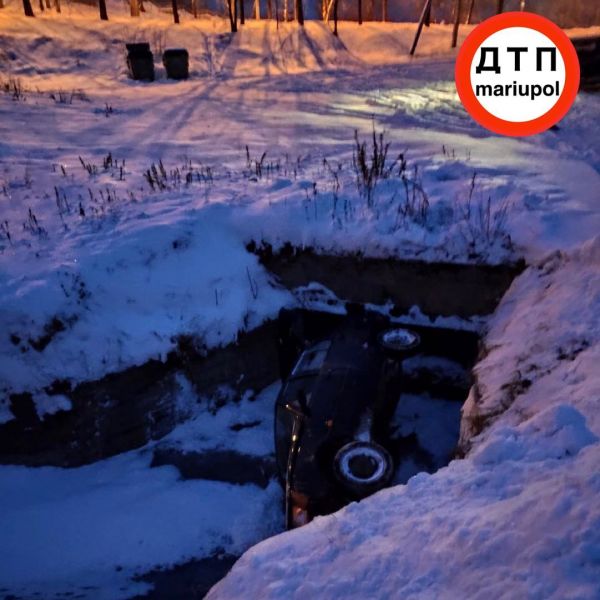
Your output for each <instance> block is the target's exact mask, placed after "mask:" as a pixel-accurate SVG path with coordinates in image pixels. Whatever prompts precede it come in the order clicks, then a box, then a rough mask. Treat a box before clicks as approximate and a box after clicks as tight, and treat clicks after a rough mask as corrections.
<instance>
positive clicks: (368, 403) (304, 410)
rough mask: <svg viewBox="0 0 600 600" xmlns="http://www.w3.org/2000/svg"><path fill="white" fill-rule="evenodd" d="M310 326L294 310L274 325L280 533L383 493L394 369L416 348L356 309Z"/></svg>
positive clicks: (396, 393) (406, 336) (397, 372)
mask: <svg viewBox="0 0 600 600" xmlns="http://www.w3.org/2000/svg"><path fill="white" fill-rule="evenodd" d="M311 319H312V322H311V323H307V315H306V313H305V312H303V311H301V310H298V311H283V313H282V314H281V315H280V328H281V335H280V362H281V365H282V378H283V379H284V380H285V383H284V385H283V387H282V389H281V392H280V393H279V396H278V398H277V402H276V408H275V410H276V414H275V446H276V448H275V450H276V457H277V464H278V470H279V474H280V477H281V480H282V483H283V484H284V486H285V496H286V527H287V528H293V527H297V526H300V525H303V524H304V523H306V522H308V521H310V520H311V519H312V518H313V517H314V516H315V515H321V514H329V513H331V512H334V511H335V510H338V509H339V508H341V507H342V506H343V505H344V504H346V503H347V502H349V501H352V500H357V499H360V498H364V497H365V496H368V495H369V494H372V493H373V492H375V491H377V490H380V489H381V488H383V487H385V486H386V485H388V484H389V482H390V479H391V477H392V475H393V472H394V464H393V459H392V456H391V454H390V452H389V451H388V450H387V449H386V445H387V442H388V435H387V433H388V431H387V430H388V427H387V425H388V423H389V421H390V418H391V416H392V414H393V412H394V410H395V407H396V404H397V402H398V399H399V397H400V392H401V385H402V376H401V375H402V368H401V363H402V359H403V358H404V357H406V356H408V355H410V354H411V353H412V352H413V351H414V350H415V349H416V348H417V347H418V345H419V336H418V334H416V333H414V332H412V331H409V330H407V329H401V328H390V325H389V323H388V322H387V320H386V319H384V318H383V317H381V316H379V315H377V314H374V313H369V312H367V311H364V310H362V309H359V308H355V309H352V308H349V314H348V315H347V316H346V317H344V318H341V319H340V318H338V319H336V320H335V321H334V323H333V325H331V324H330V323H328V322H327V319H326V318H324V319H323V320H322V322H321V323H320V322H319V321H318V320H317V322H315V317H311ZM311 327H312V329H313V330H314V331H309V330H310V328H311Z"/></svg>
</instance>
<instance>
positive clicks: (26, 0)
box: [23, 0, 35, 17]
mask: <svg viewBox="0 0 600 600" xmlns="http://www.w3.org/2000/svg"><path fill="white" fill-rule="evenodd" d="M23 10H24V11H25V16H26V17H34V16H35V15H34V14H33V8H31V1H30V0H23Z"/></svg>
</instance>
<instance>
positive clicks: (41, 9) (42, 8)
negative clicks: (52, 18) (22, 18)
mask: <svg viewBox="0 0 600 600" xmlns="http://www.w3.org/2000/svg"><path fill="white" fill-rule="evenodd" d="M40 12H44V0H40Z"/></svg>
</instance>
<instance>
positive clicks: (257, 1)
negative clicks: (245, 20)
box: [254, 0, 260, 21]
mask: <svg viewBox="0 0 600 600" xmlns="http://www.w3.org/2000/svg"><path fill="white" fill-rule="evenodd" d="M254 18H255V19H256V20H257V21H260V0H254Z"/></svg>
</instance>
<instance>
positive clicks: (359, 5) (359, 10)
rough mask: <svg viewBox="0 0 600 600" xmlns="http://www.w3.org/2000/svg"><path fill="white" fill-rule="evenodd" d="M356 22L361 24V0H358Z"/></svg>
mask: <svg viewBox="0 0 600 600" xmlns="http://www.w3.org/2000/svg"><path fill="white" fill-rule="evenodd" d="M358 24H359V25H362V0H358Z"/></svg>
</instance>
